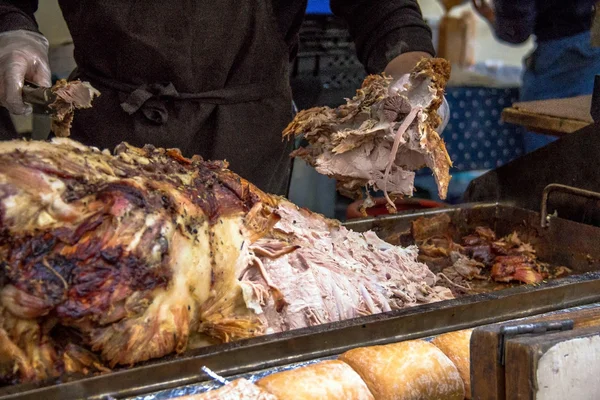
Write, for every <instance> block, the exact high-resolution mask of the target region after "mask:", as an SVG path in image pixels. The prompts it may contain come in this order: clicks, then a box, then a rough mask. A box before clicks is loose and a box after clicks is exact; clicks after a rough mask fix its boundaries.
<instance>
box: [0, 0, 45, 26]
mask: <svg viewBox="0 0 600 400" xmlns="http://www.w3.org/2000/svg"><path fill="white" fill-rule="evenodd" d="M38 3H39V2H38V0H0V32H7V31H16V30H21V29H22V30H26V31H33V32H38V33H39V31H38V25H37V22H36V20H35V17H34V13H35V12H36V11H37V9H38Z"/></svg>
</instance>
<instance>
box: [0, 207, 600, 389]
mask: <svg viewBox="0 0 600 400" xmlns="http://www.w3.org/2000/svg"><path fill="white" fill-rule="evenodd" d="M437 213H448V214H449V215H450V216H451V218H452V220H453V221H454V222H455V223H456V225H457V227H459V230H465V231H466V230H468V229H470V228H472V227H474V226H476V225H478V224H481V223H485V224H487V225H488V226H490V227H491V228H492V229H494V230H495V231H496V232H497V233H498V234H500V235H504V234H508V233H510V232H512V231H513V230H517V231H519V232H520V233H521V234H522V235H524V236H525V237H526V238H527V239H528V240H530V241H531V242H532V243H533V244H534V246H535V247H536V248H537V249H538V253H539V255H540V258H541V259H542V260H544V261H548V262H552V263H556V264H562V265H566V266H568V267H570V268H572V269H573V270H574V271H575V272H576V273H578V274H580V275H575V276H570V277H567V278H564V279H558V280H554V281H550V282H547V283H544V284H541V285H539V286H519V287H513V288H510V289H506V290H499V291H495V292H490V293H485V294H478V295H474V296H467V297H463V298H459V299H455V300H450V301H445V302H439V303H434V304H427V305H422V306H417V307H413V308H408V309H403V310H397V311H392V312H389V313H383V314H378V315H371V316H367V317H362V318H357V319H352V320H347V321H341V322H336V323H332V324H326V325H321V326H317V327H311V328H305V329H299V330H296V331H290V332H284V333H280V334H275V335H267V336H262V337H258V338H253V339H249V340H243V341H239V342H235V343H229V344H225V345H217V346H211V347H206V348H202V349H197V350H192V351H189V352H187V353H186V354H183V355H180V356H172V357H166V358H163V359H161V360H156V361H153V362H148V363H146V364H143V365H138V366H136V367H134V368H130V369H123V370H119V371H114V372H112V373H110V374H106V375H101V376H95V377H90V378H85V379H80V380H76V381H71V382H64V383H60V384H49V383H46V386H41V385H31V384H29V385H15V386H9V387H4V388H1V389H0V399H78V398H88V399H96V398H103V397H105V396H108V395H110V396H112V397H115V398H127V397H132V396H138V395H143V394H147V393H153V392H157V391H160V390H165V389H169V388H176V387H181V386H185V385H190V384H194V383H198V382H204V381H207V378H208V377H207V376H206V374H204V373H203V372H202V371H201V368H202V367H203V366H206V367H208V368H210V369H211V370H213V371H214V372H216V373H218V374H220V375H222V376H225V377H229V376H235V375H239V374H244V373H248V372H252V371H258V370H263V369H267V368H272V367H278V366H284V365H289V364H292V363H296V362H303V361H307V360H314V359H318V358H323V357H329V356H333V355H336V354H340V353H342V352H344V351H346V350H348V349H351V348H354V347H357V346H363V345H375V344H382V343H390V342H396V341H401V340H408V339H415V338H423V337H429V336H433V335H436V334H440V333H444V332H448V331H452V330H457V329H463V328H469V327H475V326H480V325H485V324H489V323H495V322H502V321H507V320H511V319H515V318H521V317H526V316H531V315H536V314H540V313H544V312H549V311H554V310H559V309H564V308H569V307H574V306H579V305H584V304H590V303H593V302H598V301H600V272H593V271H599V270H600V261H599V260H600V246H599V245H598V244H600V228H596V227H592V226H587V225H583V224H579V223H576V222H572V221H568V220H562V219H559V218H554V219H552V221H551V223H550V225H549V226H548V227H546V228H542V227H541V226H540V223H539V221H540V214H538V213H535V212H532V211H527V210H522V209H518V208H514V207H510V206H507V205H502V204H476V205H473V204H471V205H463V206H461V207H456V208H449V209H443V210H434V211H428V212H423V213H418V214H414V213H413V214H398V215H394V216H388V217H383V218H377V219H367V220H360V221H354V222H351V223H348V224H347V226H348V227H349V228H352V229H355V230H357V231H361V230H366V229H374V230H375V231H377V232H378V234H379V235H381V237H383V238H385V237H387V236H389V235H392V234H397V233H399V232H402V231H404V230H406V229H407V228H408V227H409V225H410V222H411V221H412V220H414V219H415V218H417V217H419V216H428V215H435V214H437Z"/></svg>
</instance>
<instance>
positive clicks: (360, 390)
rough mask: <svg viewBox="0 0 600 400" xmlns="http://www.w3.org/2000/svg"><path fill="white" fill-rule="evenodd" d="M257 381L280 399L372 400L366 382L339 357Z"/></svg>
mask: <svg viewBox="0 0 600 400" xmlns="http://www.w3.org/2000/svg"><path fill="white" fill-rule="evenodd" d="M256 384H257V385H258V386H260V387H262V388H264V389H265V390H267V391H268V392H269V393H272V394H274V395H275V396H277V398H278V399H279V400H288V399H290V400H292V399H293V400H305V399H319V400H329V399H331V400H334V399H346V400H372V399H373V395H372V394H371V392H369V389H368V388H367V385H366V384H365V383H364V382H363V381H362V379H360V376H358V374H357V373H356V372H354V370H353V369H352V368H350V366H348V365H347V364H345V363H343V362H341V361H338V360H331V361H322V362H319V363H316V364H311V365H307V366H306V367H301V368H297V369H294V370H290V371H283V372H277V373H275V374H272V375H269V376H266V377H264V378H263V379H261V380H259V381H258V382H256Z"/></svg>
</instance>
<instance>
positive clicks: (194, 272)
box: [0, 139, 452, 381]
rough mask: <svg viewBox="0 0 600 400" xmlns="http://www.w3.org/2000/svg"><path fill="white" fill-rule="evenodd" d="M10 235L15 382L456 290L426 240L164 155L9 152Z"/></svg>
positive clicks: (73, 148)
mask: <svg viewBox="0 0 600 400" xmlns="http://www.w3.org/2000/svg"><path fill="white" fill-rule="evenodd" d="M0 239H1V241H0V338H2V344H1V345H0V373H1V374H2V375H1V377H2V378H3V379H4V380H5V381H14V380H17V381H26V380H36V379H44V378H48V377H56V376H58V375H60V374H62V373H64V372H69V373H75V372H78V373H95V372H103V371H106V370H107V369H108V368H113V367H116V366H130V365H133V364H135V363H139V362H141V361H144V360H149V359H154V358H158V357H162V356H165V355H168V354H171V353H181V352H183V351H185V350H186V348H187V347H188V345H189V343H190V338H191V337H192V336H194V335H203V336H208V337H210V338H211V340H213V341H217V342H219V341H220V342H228V341H232V340H236V339H242V338H249V337H253V336H257V335H262V334H265V333H270V332H279V331H285V330H289V329H295V328H301V327H306V326H313V325H317V324H321V323H325V322H332V321H339V320H343V319H347V318H352V317H356V316H360V315H367V314H373V313H380V312H385V311H389V310H394V309H399V308H403V307H408V306H414V305H418V304H423V303H429V302H434V301H439V300H443V299H447V298H451V297H452V296H451V293H450V291H449V290H448V289H445V288H442V287H439V286H437V284H436V276H435V275H434V274H433V273H432V272H431V271H430V270H429V269H428V268H427V266H426V265H425V264H422V263H419V262H418V261H417V248H416V247H414V246H412V247H407V248H402V247H398V246H392V245H390V244H388V243H386V242H384V241H382V240H381V239H379V238H378V237H377V236H376V235H375V233H373V232H366V233H357V232H352V231H349V230H347V229H345V228H344V227H342V226H340V225H339V223H337V222H336V221H333V220H329V219H326V218H324V217H323V216H321V215H318V214H314V213H312V212H309V211H308V210H305V209H301V208H298V207H296V206H295V205H293V204H292V203H290V202H288V201H287V200H285V199H283V198H279V197H275V196H271V195H268V194H265V193H263V192H261V191H260V190H258V189H257V188H256V187H254V186H253V185H252V184H250V183H249V182H247V181H245V180H244V179H242V178H240V177H239V176H237V175H236V174H234V173H233V172H231V171H229V170H228V169H227V165H226V163H224V162H217V161H205V160H202V159H201V158H197V157H195V158H192V159H186V158H184V157H182V155H181V153H180V152H179V151H177V150H165V149H157V148H154V147H152V146H146V147H145V148H143V149H141V148H135V147H132V146H129V145H127V144H122V145H120V146H118V147H117V148H116V150H115V152H114V154H110V153H108V152H107V151H99V150H98V149H94V148H89V147H86V146H83V145H81V144H79V143H77V142H74V141H72V140H69V139H54V140H53V141H52V142H27V141H10V142H3V143H0ZM65 332H66V333H65Z"/></svg>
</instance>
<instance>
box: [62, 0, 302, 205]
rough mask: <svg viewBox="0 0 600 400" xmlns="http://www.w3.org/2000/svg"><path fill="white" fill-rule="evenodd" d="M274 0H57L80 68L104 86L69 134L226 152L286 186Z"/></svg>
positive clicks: (285, 54) (252, 174) (244, 167)
mask: <svg viewBox="0 0 600 400" xmlns="http://www.w3.org/2000/svg"><path fill="white" fill-rule="evenodd" d="M271 1H272V0H218V1H201V0H198V1H194V0H187V1H183V0H180V1H170V2H167V1H164V0H60V5H61V9H62V11H63V15H64V17H65V20H66V21H67V24H68V26H69V29H70V31H71V35H72V37H73V41H74V43H75V60H76V61H77V65H78V69H77V71H76V72H75V74H74V77H77V78H80V79H82V80H88V81H90V82H91V83H92V85H93V86H95V87H97V88H98V90H100V92H101V93H102V94H101V96H100V97H98V98H97V99H96V100H95V102H94V106H93V108H91V109H89V110H80V111H78V112H77V113H76V115H75V119H74V123H73V129H72V137H73V138H74V139H76V140H80V141H82V142H83V143H86V144H88V145H94V146H97V147H100V148H110V149H112V148H113V147H114V146H115V145H117V144H118V143H120V142H122V141H126V142H128V143H130V144H133V145H136V146H143V145H145V144H152V145H154V146H157V147H166V148H179V149H181V151H182V152H183V153H184V155H186V156H192V155H194V154H198V155H200V156H202V157H204V158H205V159H225V160H227V161H228V162H229V163H230V168H231V169H232V170H233V171H234V172H236V173H238V174H239V175H241V176H242V177H243V178H246V179H248V180H249V181H251V182H252V183H254V184H256V185H257V186H258V187H260V188H261V189H263V190H266V191H268V192H271V193H276V194H286V193H287V188H288V185H289V177H290V169H291V161H290V158H289V152H290V150H291V146H292V143H289V142H284V141H282V138H281V132H282V130H283V129H284V128H285V126H286V124H287V123H288V122H289V121H290V119H291V116H292V98H291V89H290V86H289V75H288V67H289V51H288V47H287V44H286V43H285V41H284V36H283V34H282V33H281V32H279V29H278V25H277V20H276V18H275V15H274V13H273V8H272V4H271Z"/></svg>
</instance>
